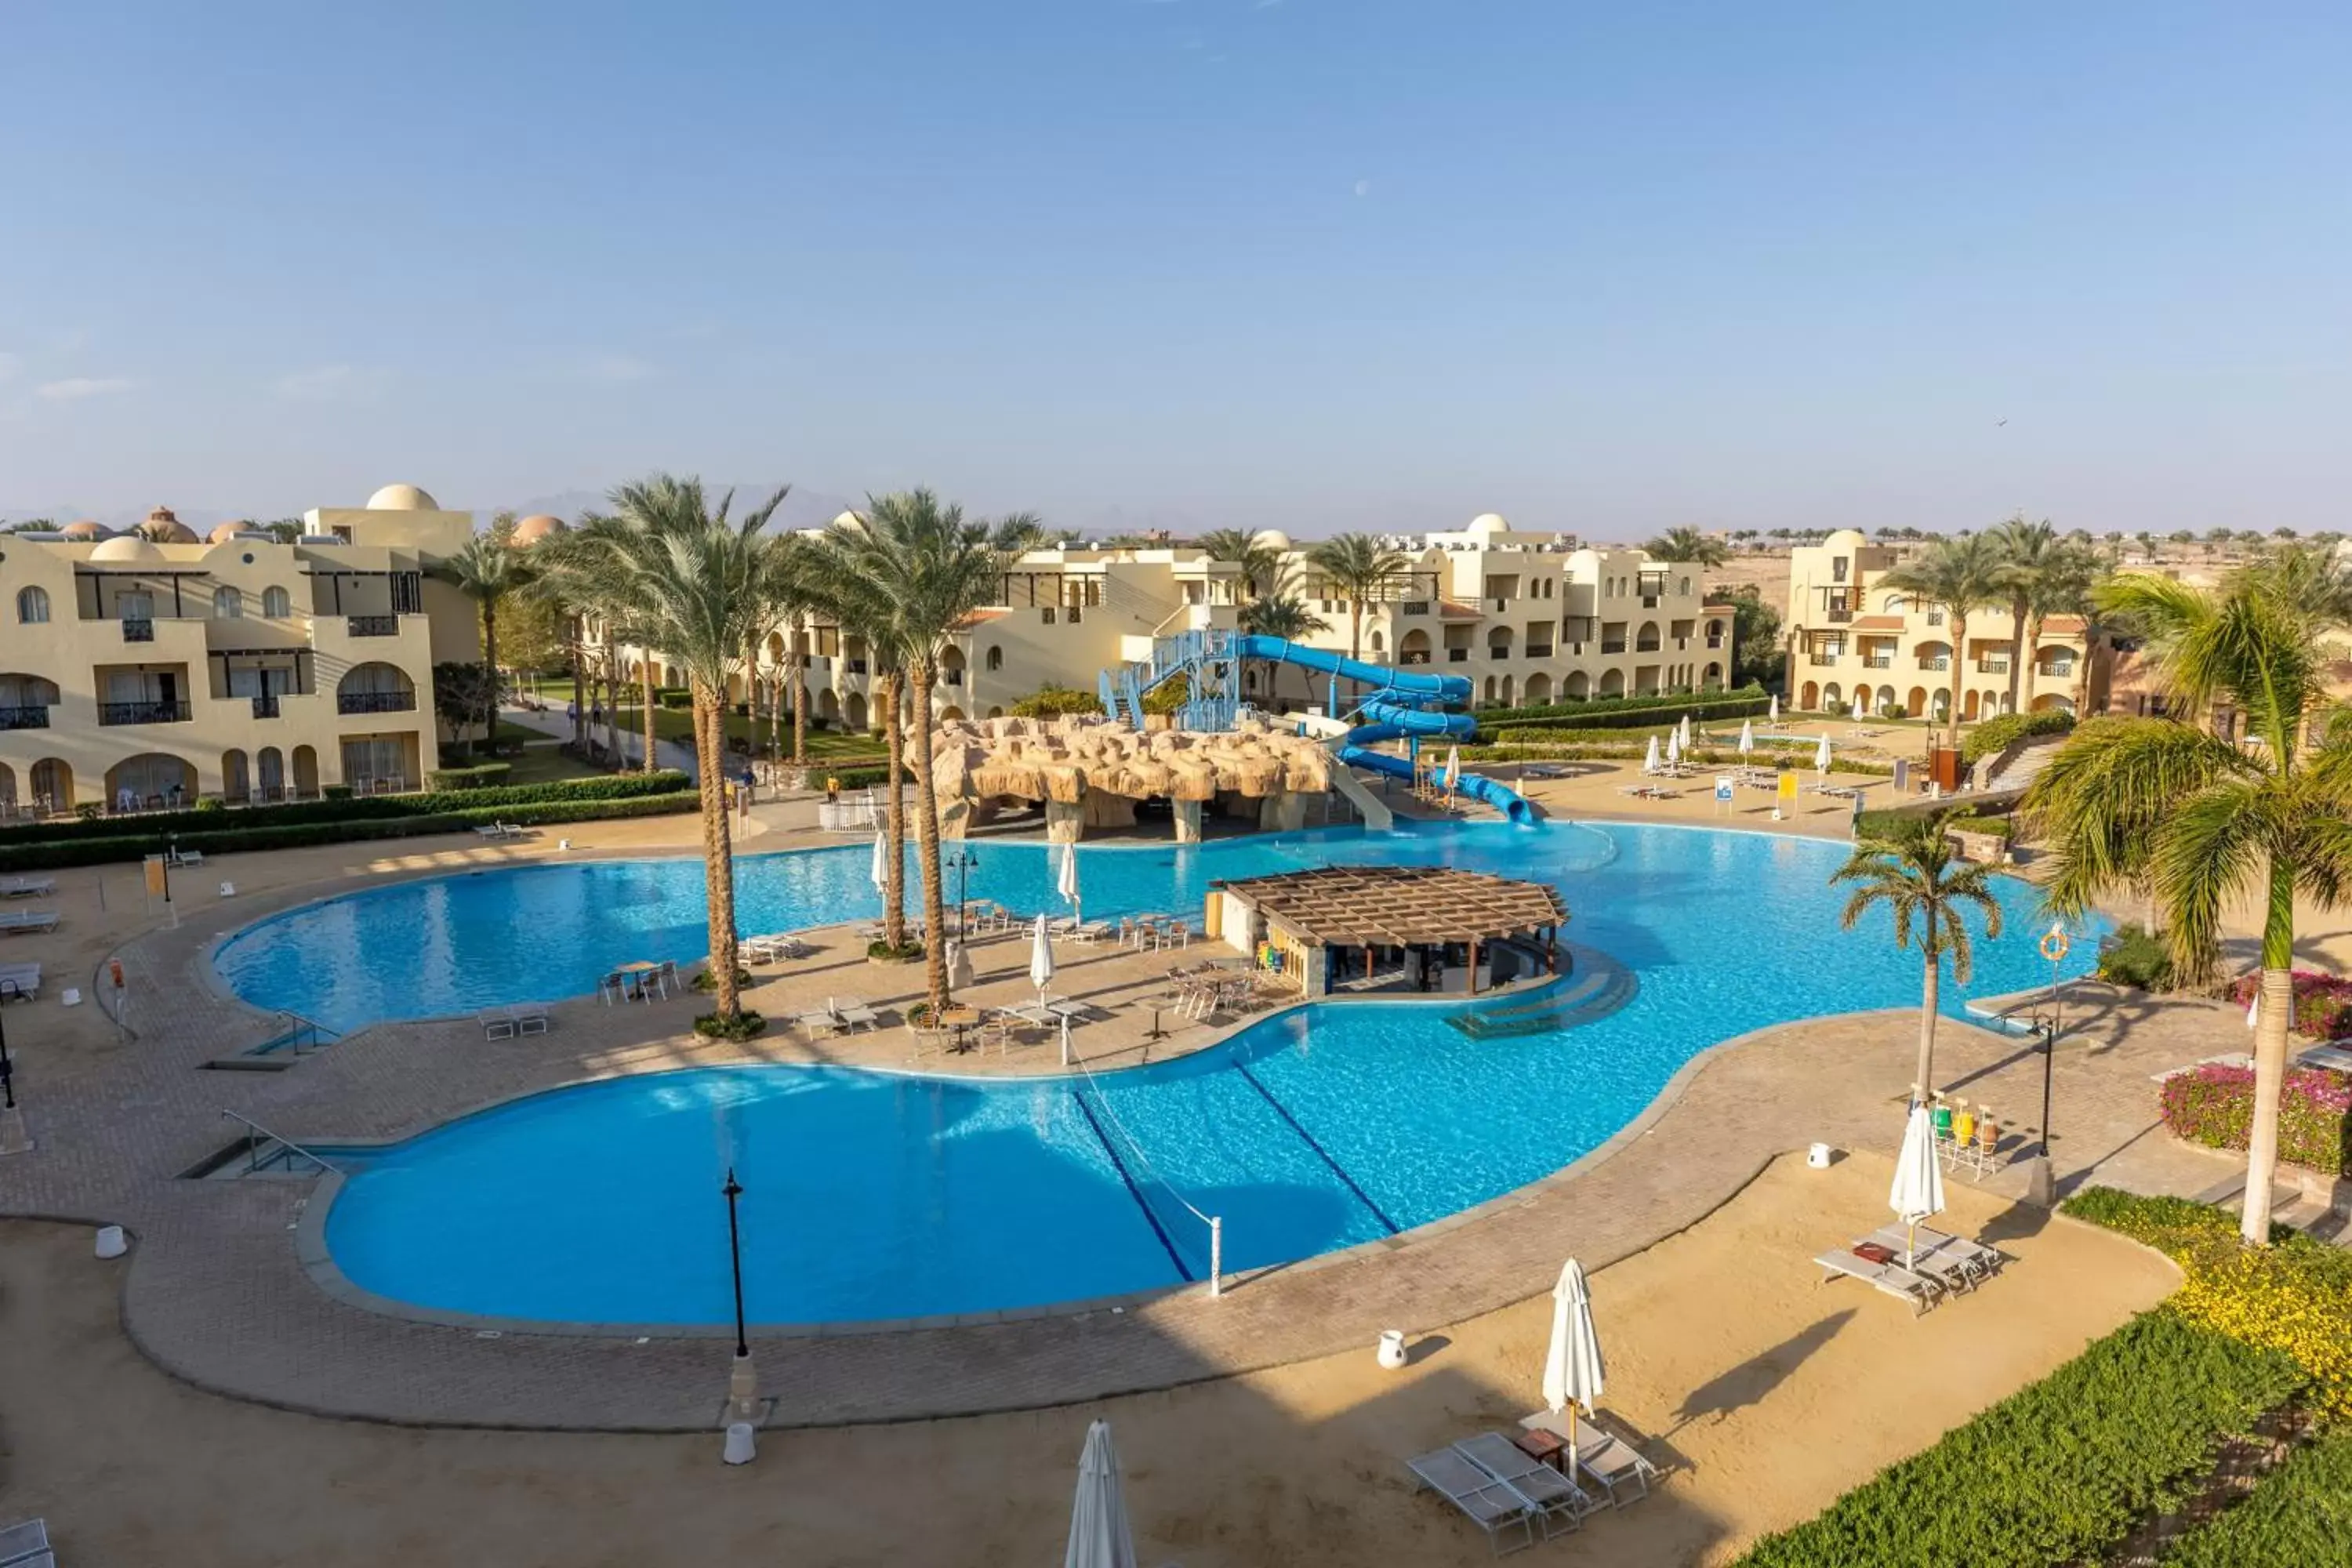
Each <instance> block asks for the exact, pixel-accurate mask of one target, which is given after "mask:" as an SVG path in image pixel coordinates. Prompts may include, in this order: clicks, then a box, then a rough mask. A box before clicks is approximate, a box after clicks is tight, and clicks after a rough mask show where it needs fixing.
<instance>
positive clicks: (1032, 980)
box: [1029, 915, 1054, 1007]
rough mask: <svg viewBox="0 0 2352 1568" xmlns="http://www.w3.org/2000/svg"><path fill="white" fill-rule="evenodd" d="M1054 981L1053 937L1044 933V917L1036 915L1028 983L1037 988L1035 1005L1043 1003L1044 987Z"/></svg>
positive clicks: (1030, 949)
mask: <svg viewBox="0 0 2352 1568" xmlns="http://www.w3.org/2000/svg"><path fill="white" fill-rule="evenodd" d="M1053 983H1054V939H1053V938H1052V937H1050V936H1048V935H1046V934H1045V916H1044V915H1039V916H1038V917H1037V934H1036V936H1035V937H1034V938H1033V939H1032V940H1031V942H1030V944H1029V984H1032V985H1034V986H1035V987H1036V988H1037V1005H1038V1006H1040V1007H1043V1006H1044V1005H1045V987H1046V986H1048V985H1051V984H1053Z"/></svg>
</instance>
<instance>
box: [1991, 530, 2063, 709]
mask: <svg viewBox="0 0 2352 1568" xmlns="http://www.w3.org/2000/svg"><path fill="white" fill-rule="evenodd" d="M1985 537H1986V539H1988V540H1989V541H1990V542H1991V546H1992V550H1993V553H1994V554H1995V555H1997V556H1998V557H2000V585H2001V588H2002V591H2003V592H2005V593H2006V594H2007V595H2009V625H2010V639H2009V710H2010V711H2011V712H2012V713H2022V712H2024V711H2025V706H2024V704H2023V703H2022V702H2021V701H2020V700H2019V691H2020V682H2021V681H2022V680H2023V679H2024V677H2025V659H2026V655H2027V654H2028V653H2029V652H2031V651H2032V650H2031V649H2030V648H2029V647H2028V646H2027V639H2026V636H2025V617H2026V615H2027V613H2028V611H2029V609H2030V608H2031V606H2032V603H2033V599H2034V596H2035V594H2036V592H2037V590H2038V589H2039V588H2040V587H2041V584H2042V577H2043V576H2044V575H2045V574H2048V573H2049V572H2050V571H2051V569H2052V567H2053V565H2055V564H2056V563H2057V562H2058V560H2059V558H2060V557H2061V556H2062V555H2063V554H2065V553H2066V552H2067V551H2068V548H2069V547H2068V545H2067V543H2066V542H2065V541H2064V540H2063V538H2061V537H2060V536H2059V532H2058V531H2057V530H2056V529H2055V528H2053V527H2052V526H2051V525H2050V520H2049V519H2048V518H2046V517H2045V518H2043V519H2042V521H2040V522H2028V521H2025V514H2024V513H2023V512H2019V513H2017V514H2016V515H2015V516H2013V517H2011V518H2010V519H2009V521H2006V522H2003V523H2001V524H2000V526H1998V527H1996V528H1994V529H1993V530H1992V531H1990V532H1989V533H1987V534H1986V535H1985ZM2041 637H2042V634H2041V627H2040V626H2039V625H2038V624H2037V625H2036V626H2035V627H2034V636H2033V639H2032V640H2033V643H2034V645H2035V646H2037V647H2038V646H2039V645H2040V643H2041Z"/></svg>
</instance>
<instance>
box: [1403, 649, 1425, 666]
mask: <svg viewBox="0 0 2352 1568" xmlns="http://www.w3.org/2000/svg"><path fill="white" fill-rule="evenodd" d="M1400 662H1401V663H1403V664H1407V665H1414V664H1427V663H1428V662H1429V650H1428V649H1427V648H1425V647H1416V648H1407V649H1406V650H1405V652H1404V657H1403V658H1402V659H1401V660H1400Z"/></svg>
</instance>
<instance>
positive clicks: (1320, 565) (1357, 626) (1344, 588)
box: [1307, 533, 1412, 659]
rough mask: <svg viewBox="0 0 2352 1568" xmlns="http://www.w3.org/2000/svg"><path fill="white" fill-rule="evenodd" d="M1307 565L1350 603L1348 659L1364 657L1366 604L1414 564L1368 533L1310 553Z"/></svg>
mask: <svg viewBox="0 0 2352 1568" xmlns="http://www.w3.org/2000/svg"><path fill="white" fill-rule="evenodd" d="M1411 564H1412V562H1411V561H1410V560H1409V559H1407V558H1406V556H1405V555H1404V554H1403V552H1401V551H1396V550H1391V549H1390V548H1389V547H1388V546H1387V545H1385V544H1383V543H1381V542H1380V541H1379V540H1378V539H1375V538H1374V537H1372V535H1370V534H1369V533H1343V534H1340V535H1339V537H1337V538H1336V539H1327V540H1325V541H1323V542H1322V543H1320V544H1318V545H1316V546H1315V547H1314V548H1312V549H1310V550H1309V551H1307V565H1309V566H1311V567H1313V568H1314V569H1315V570H1316V571H1317V572H1318V573H1320V574H1322V576H1323V578H1324V580H1325V581H1326V582H1328V584H1330V585H1331V586H1332V587H1333V588H1334V589H1336V590H1338V592H1339V596H1341V597H1344V598H1345V599H1346V600H1347V601H1348V657H1349V658H1353V659H1361V658H1363V657H1364V605H1365V604H1366V602H1367V601H1369V600H1370V599H1372V598H1373V597H1375V596H1376V595H1379V594H1380V593H1381V591H1382V590H1384V589H1385V588H1387V587H1388V585H1389V584H1391V583H1392V582H1394V581H1395V580H1396V579H1397V577H1398V576H1399V575H1401V574H1402V573H1403V572H1404V571H1405V569H1406V568H1407V567H1409V566H1410V565H1411Z"/></svg>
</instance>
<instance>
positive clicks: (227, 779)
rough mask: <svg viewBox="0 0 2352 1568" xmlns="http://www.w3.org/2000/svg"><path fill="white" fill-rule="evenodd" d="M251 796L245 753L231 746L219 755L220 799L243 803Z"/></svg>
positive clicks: (251, 781) (251, 782)
mask: <svg viewBox="0 0 2352 1568" xmlns="http://www.w3.org/2000/svg"><path fill="white" fill-rule="evenodd" d="M252 795H253V779H252V777H251V775H250V774H249V773H248V772H247V768H246V760H245V752H242V751H240V750H238V749H237V748H236V747H234V746H232V747H230V748H229V749H228V750H227V751H226V752H222V753H221V798H222V799H223V800H227V801H243V800H248V799H250V798H252Z"/></svg>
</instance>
